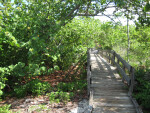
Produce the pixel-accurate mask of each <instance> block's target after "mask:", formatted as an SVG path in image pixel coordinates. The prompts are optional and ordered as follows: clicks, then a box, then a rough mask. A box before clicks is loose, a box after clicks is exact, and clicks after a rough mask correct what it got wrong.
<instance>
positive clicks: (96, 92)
mask: <svg viewBox="0 0 150 113" xmlns="http://www.w3.org/2000/svg"><path fill="white" fill-rule="evenodd" d="M91 90H93V95H96V96H128V91H127V90H116V89H115V90H109V89H105V90H99V89H91Z"/></svg>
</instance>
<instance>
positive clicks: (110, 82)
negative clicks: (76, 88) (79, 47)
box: [90, 52, 136, 113]
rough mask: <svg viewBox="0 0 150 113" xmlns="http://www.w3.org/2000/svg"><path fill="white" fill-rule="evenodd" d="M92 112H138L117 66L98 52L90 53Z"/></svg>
mask: <svg viewBox="0 0 150 113" xmlns="http://www.w3.org/2000/svg"><path fill="white" fill-rule="evenodd" d="M90 65H91V83H90V105H91V106H93V110H92V113H136V110H135V107H134V105H133V103H132V101H131V100H130V98H129V97H128V89H127V87H126V86H125V85H124V84H123V83H122V80H121V78H120V76H119V74H118V73H117V71H116V68H115V67H113V66H112V65H111V64H109V63H108V62H107V61H106V60H105V59H104V58H102V57H101V56H100V54H97V53H94V52H93V53H90Z"/></svg>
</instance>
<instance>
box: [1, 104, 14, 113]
mask: <svg viewBox="0 0 150 113" xmlns="http://www.w3.org/2000/svg"><path fill="white" fill-rule="evenodd" d="M10 106H11V105H7V104H5V105H4V106H0V113H11V111H10V110H9V108H10Z"/></svg>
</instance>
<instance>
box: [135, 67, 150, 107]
mask: <svg viewBox="0 0 150 113" xmlns="http://www.w3.org/2000/svg"><path fill="white" fill-rule="evenodd" d="M149 72H150V70H144V69H138V70H137V72H136V81H137V85H136V88H135V93H134V97H135V98H136V99H137V100H138V102H139V103H140V104H141V105H142V107H143V108H144V109H150V81H148V80H147V78H146V76H147V73H149Z"/></svg>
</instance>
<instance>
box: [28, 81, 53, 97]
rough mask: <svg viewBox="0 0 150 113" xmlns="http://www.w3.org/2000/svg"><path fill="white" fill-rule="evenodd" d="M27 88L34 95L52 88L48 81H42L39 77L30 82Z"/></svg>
mask: <svg viewBox="0 0 150 113" xmlns="http://www.w3.org/2000/svg"><path fill="white" fill-rule="evenodd" d="M27 88H28V91H29V92H31V93H32V94H33V95H41V94H44V93H46V92H48V91H50V90H51V87H50V84H49V83H48V82H41V81H40V80H39V79H34V80H31V81H30V82H28V84H27Z"/></svg>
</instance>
